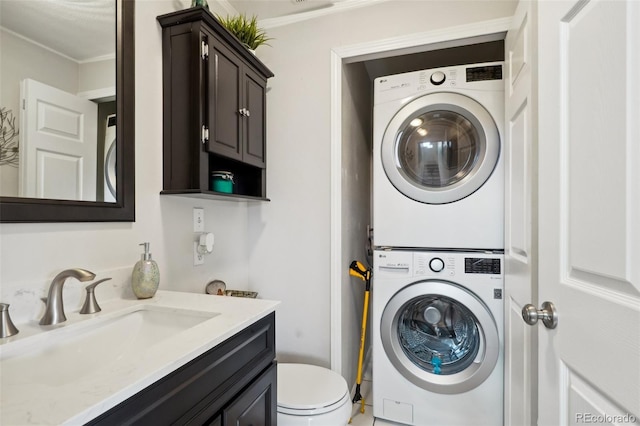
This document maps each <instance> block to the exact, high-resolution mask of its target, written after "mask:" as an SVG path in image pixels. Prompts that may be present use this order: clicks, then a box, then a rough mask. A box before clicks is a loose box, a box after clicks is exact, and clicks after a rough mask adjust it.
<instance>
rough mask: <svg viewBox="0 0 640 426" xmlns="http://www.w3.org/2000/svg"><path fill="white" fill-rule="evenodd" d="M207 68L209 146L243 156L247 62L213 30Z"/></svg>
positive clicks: (216, 152)
mask: <svg viewBox="0 0 640 426" xmlns="http://www.w3.org/2000/svg"><path fill="white" fill-rule="evenodd" d="M208 38H209V60H208V61H209V62H208V72H207V76H208V78H207V84H208V88H207V94H208V96H207V101H206V102H207V117H208V122H209V142H208V144H207V150H208V151H209V152H212V153H214V154H220V155H224V156H225V157H228V158H233V159H235V160H241V159H242V145H241V125H242V120H241V119H242V116H241V115H240V112H239V111H240V108H242V105H241V96H240V94H241V90H242V86H241V84H242V80H243V78H242V77H243V74H242V69H243V64H242V62H241V61H240V60H239V59H238V58H237V57H236V56H235V55H234V53H233V52H232V51H231V50H229V49H228V48H226V47H225V46H224V45H223V44H222V43H221V42H220V41H218V40H217V39H216V38H215V36H213V35H212V34H211V35H209V37H208Z"/></svg>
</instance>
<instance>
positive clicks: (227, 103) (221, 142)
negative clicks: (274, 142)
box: [158, 7, 273, 199]
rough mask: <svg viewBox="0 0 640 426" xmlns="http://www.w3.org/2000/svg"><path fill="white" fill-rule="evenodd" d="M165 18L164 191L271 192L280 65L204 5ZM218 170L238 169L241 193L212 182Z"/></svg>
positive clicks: (205, 193)
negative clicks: (270, 98) (270, 136)
mask: <svg viewBox="0 0 640 426" xmlns="http://www.w3.org/2000/svg"><path fill="white" fill-rule="evenodd" d="M158 21H159V22H160V25H161V26H162V34H163V36H162V37H163V39H162V40H163V108H164V110H163V115H164V128H163V130H164V144H163V146H164V148H163V150H164V163H163V167H164V178H163V191H162V193H163V194H182V195H192V196H198V197H207V196H220V195H221V196H224V197H242V198H257V199H266V181H265V177H266V159H265V153H266V127H265V122H266V84H267V79H268V78H269V77H272V76H273V73H272V72H271V71H270V70H269V69H268V68H267V67H266V66H265V65H264V64H263V63H262V62H261V61H260V60H259V59H258V58H256V57H255V55H253V54H252V53H251V52H249V51H248V50H247V49H246V48H245V47H244V46H243V45H242V44H241V43H240V42H239V41H238V40H237V39H236V38H235V37H234V36H233V35H231V34H230V33H229V32H228V31H227V30H226V29H225V28H224V27H223V26H222V25H221V24H220V23H219V22H218V21H217V20H216V19H215V18H214V17H213V15H211V13H209V12H208V11H207V10H205V9H203V8H201V7H197V8H191V9H186V10H182V11H179V12H174V13H171V14H167V15H162V16H159V17H158ZM217 171H225V172H231V173H233V175H234V191H233V194H231V195H228V194H221V193H217V192H214V191H213V190H212V183H211V173H212V172H217Z"/></svg>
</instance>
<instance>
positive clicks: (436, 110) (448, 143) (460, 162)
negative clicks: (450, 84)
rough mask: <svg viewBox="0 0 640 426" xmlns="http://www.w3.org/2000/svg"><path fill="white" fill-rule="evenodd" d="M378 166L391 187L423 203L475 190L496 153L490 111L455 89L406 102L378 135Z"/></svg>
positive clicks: (497, 146) (447, 199)
mask: <svg viewBox="0 0 640 426" xmlns="http://www.w3.org/2000/svg"><path fill="white" fill-rule="evenodd" d="M380 154H381V159H382V166H383V168H384V171H385V173H386V175H387V177H388V179H389V180H390V182H391V183H392V184H393V186H395V188H396V189H397V190H398V191H400V192H401V193H402V194H404V195H406V196H407V197H409V198H411V199H413V200H416V201H419V202H422V203H427V204H446V203H452V202H455V201H458V200H461V199H463V198H465V197H468V196H469V195H471V194H473V193H474V192H475V191H477V190H478V189H479V188H480V187H481V186H482V185H483V184H484V183H485V182H486V181H487V179H489V177H490V176H491V173H492V172H493V170H494V168H495V166H496V164H497V163H498V157H499V155H500V135H499V132H498V128H497V126H496V124H495V122H494V120H493V118H492V117H491V114H489V112H488V111H487V110H486V109H485V108H484V107H483V106H482V105H480V104H479V103H478V102H476V101H475V100H473V99H471V98H469V97H468V96H464V95H462V94H459V93H449V92H440V93H433V94H429V95H425V96H422V97H420V98H417V99H415V100H413V101H412V102H409V103H408V104H407V105H405V106H404V107H402V108H401V109H400V111H398V112H397V113H396V115H395V116H394V117H393V118H392V119H391V121H390V122H389V125H388V126H387V128H386V130H385V132H384V136H383V139H382V151H381V153H380Z"/></svg>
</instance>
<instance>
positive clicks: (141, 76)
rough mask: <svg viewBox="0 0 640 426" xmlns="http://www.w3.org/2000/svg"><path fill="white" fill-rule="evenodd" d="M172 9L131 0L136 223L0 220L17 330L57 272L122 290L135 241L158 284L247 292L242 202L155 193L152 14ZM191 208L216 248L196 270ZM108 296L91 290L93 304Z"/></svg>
mask: <svg viewBox="0 0 640 426" xmlns="http://www.w3.org/2000/svg"><path fill="white" fill-rule="evenodd" d="M175 7H176V2H174V1H172V0H166V1H138V2H136V11H135V13H136V222H135V223H72V224H1V225H0V301H2V302H4V303H10V304H12V307H11V308H10V309H11V311H12V317H13V316H15V317H17V318H15V319H14V321H15V322H16V324H17V325H18V328H20V322H24V321H27V320H33V319H37V318H38V317H39V315H41V313H42V312H43V309H42V307H43V305H42V303H41V302H40V301H39V300H38V298H39V297H41V296H44V295H45V291H46V289H47V288H48V284H49V282H50V281H51V279H52V278H53V277H54V276H55V275H56V274H57V273H58V272H60V271H61V270H63V269H66V268H71V267H83V268H87V269H89V270H91V271H93V272H95V273H97V274H98V277H97V278H103V277H107V276H113V277H114V280H112V282H110V283H109V285H110V286H112V287H116V286H118V285H120V286H123V287H124V288H128V286H129V272H128V271H130V270H131V269H132V268H133V265H134V264H135V262H137V261H138V260H139V259H140V253H141V247H139V246H138V244H139V243H141V242H144V241H149V242H150V243H151V252H152V254H153V258H154V259H155V260H156V261H157V262H158V264H159V267H160V274H161V280H160V288H161V289H171V290H183V291H191V292H204V288H205V285H206V283H207V282H208V281H209V280H211V279H214V278H219V279H222V280H224V281H226V282H227V286H228V287H229V288H234V289H248V270H247V265H248V261H249V259H248V254H247V253H248V245H247V235H248V234H247V207H246V204H245V203H244V202H241V203H238V202H227V201H208V200H195V199H190V198H182V197H166V196H163V197H160V195H159V193H160V191H161V189H162V53H161V52H162V43H161V29H160V26H159V25H158V23H157V21H156V16H158V15H160V14H163V13H167V12H172V11H174V10H175ZM194 206H200V207H204V208H205V220H206V230H207V231H210V232H214V233H215V235H216V246H215V248H214V252H213V253H212V254H210V255H208V256H206V258H205V264H204V265H203V266H198V267H194V266H193V256H192V242H193V241H194V234H193V232H192V229H193V228H192V208H193V207H194ZM84 285H85V284H80V283H78V282H73V280H69V282H68V283H67V284H66V285H65V305H66V309H68V310H73V309H79V308H80V306H81V300H80V296H81V293H80V292H79V291H78V292H76V291H75V290H76V289H80V288H83V287H84ZM105 285H106V284H102V286H105ZM123 292H125V293H126V291H123ZM107 293H109V292H108V291H107V290H106V289H105V288H103V289H102V290H101V289H100V287H98V289H97V290H96V295H97V298H98V300H99V301H100V298H101V294H103V295H106V294H107ZM14 308H20V312H14ZM14 313H15V315H14Z"/></svg>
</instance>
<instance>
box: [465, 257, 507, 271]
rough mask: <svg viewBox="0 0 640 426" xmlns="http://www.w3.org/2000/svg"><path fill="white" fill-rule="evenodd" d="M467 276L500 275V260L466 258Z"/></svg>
mask: <svg viewBox="0 0 640 426" xmlns="http://www.w3.org/2000/svg"><path fill="white" fill-rule="evenodd" d="M464 272H465V274H494V275H500V273H501V272H502V270H501V268H500V259H490V258H486V257H465V258H464Z"/></svg>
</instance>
